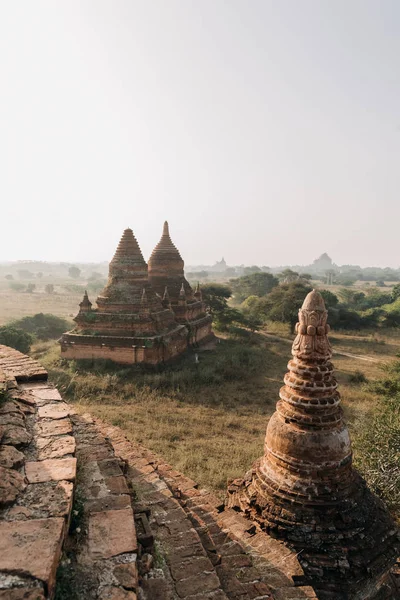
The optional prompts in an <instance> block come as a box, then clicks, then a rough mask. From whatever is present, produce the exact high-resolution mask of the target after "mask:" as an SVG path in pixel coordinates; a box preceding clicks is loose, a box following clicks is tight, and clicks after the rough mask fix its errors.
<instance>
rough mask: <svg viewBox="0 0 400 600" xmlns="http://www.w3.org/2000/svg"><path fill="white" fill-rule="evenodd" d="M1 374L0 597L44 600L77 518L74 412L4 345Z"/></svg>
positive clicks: (33, 366)
mask: <svg viewBox="0 0 400 600" xmlns="http://www.w3.org/2000/svg"><path fill="white" fill-rule="evenodd" d="M9 350H10V351H9ZM0 369H3V373H4V375H0V384H1V385H0V390H1V391H2V393H1V396H0V599H2V600H3V599H4V600H22V599H26V600H43V599H44V598H48V597H52V595H53V592H54V587H55V579H56V570H57V566H58V563H59V560H60V557H61V549H62V545H63V542H64V539H65V535H66V532H67V526H68V521H69V518H70V512H71V505H72V493H73V481H74V479H75V472H76V459H75V457H74V456H73V455H74V451H75V440H74V438H73V437H72V436H71V435H70V433H71V423H70V420H69V408H68V406H67V405H66V404H64V403H63V402H62V401H61V397H60V394H59V393H58V391H57V390H56V389H55V388H54V387H53V386H52V385H51V384H49V383H47V381H46V378H47V373H46V371H44V369H42V367H40V365H38V363H36V361H33V360H31V359H29V358H28V357H25V356H24V355H23V354H21V353H19V352H17V351H16V350H11V349H7V348H5V347H4V346H1V347H0ZM14 375H15V377H14ZM21 381H23V382H25V383H23V384H22V383H19V382H21Z"/></svg>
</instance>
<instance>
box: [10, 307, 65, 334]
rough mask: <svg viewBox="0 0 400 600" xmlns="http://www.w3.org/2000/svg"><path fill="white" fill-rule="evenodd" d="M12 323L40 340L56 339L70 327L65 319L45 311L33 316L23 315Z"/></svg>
mask: <svg viewBox="0 0 400 600" xmlns="http://www.w3.org/2000/svg"><path fill="white" fill-rule="evenodd" d="M11 325H12V326H13V327H15V328H16V329H20V330H22V331H25V332H26V333H29V334H31V335H33V336H35V337H36V338H37V339H39V340H55V339H57V338H59V337H60V336H61V335H62V334H63V333H64V332H65V331H68V329H70V324H69V322H68V321H66V320H65V319H62V318H61V317H57V316H56V315H51V314H43V313H38V314H36V315H33V317H23V318H22V319H18V320H17V321H13V322H12V323H11Z"/></svg>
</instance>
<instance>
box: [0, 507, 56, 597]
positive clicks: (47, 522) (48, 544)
mask: <svg viewBox="0 0 400 600" xmlns="http://www.w3.org/2000/svg"><path fill="white" fill-rule="evenodd" d="M64 527H65V521H64V519H60V518H51V519H33V520H30V521H11V522H8V521H2V522H0V571H8V572H14V573H19V574H20V575H22V574H24V575H27V576H31V577H34V578H37V579H40V581H43V582H45V583H46V585H47V586H48V588H49V591H50V595H51V590H52V589H53V587H54V582H55V574H56V569H57V565H58V562H59V559H60V555H61V546H62V541H63V534H64Z"/></svg>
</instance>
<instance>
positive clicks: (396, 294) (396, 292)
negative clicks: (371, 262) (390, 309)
mask: <svg viewBox="0 0 400 600" xmlns="http://www.w3.org/2000/svg"><path fill="white" fill-rule="evenodd" d="M397 298H400V283H398V284H397V285H395V286H394V287H393V289H392V299H393V301H394V300H397Z"/></svg>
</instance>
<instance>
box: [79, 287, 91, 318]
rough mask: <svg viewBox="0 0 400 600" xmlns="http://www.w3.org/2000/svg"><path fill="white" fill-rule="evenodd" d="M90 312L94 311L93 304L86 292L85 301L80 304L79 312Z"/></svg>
mask: <svg viewBox="0 0 400 600" xmlns="http://www.w3.org/2000/svg"><path fill="white" fill-rule="evenodd" d="M90 310H92V303H91V302H90V300H89V296H88V293H87V291H86V290H85V293H84V295H83V300H82V302H80V303H79V312H81V313H82V312H89V311H90Z"/></svg>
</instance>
